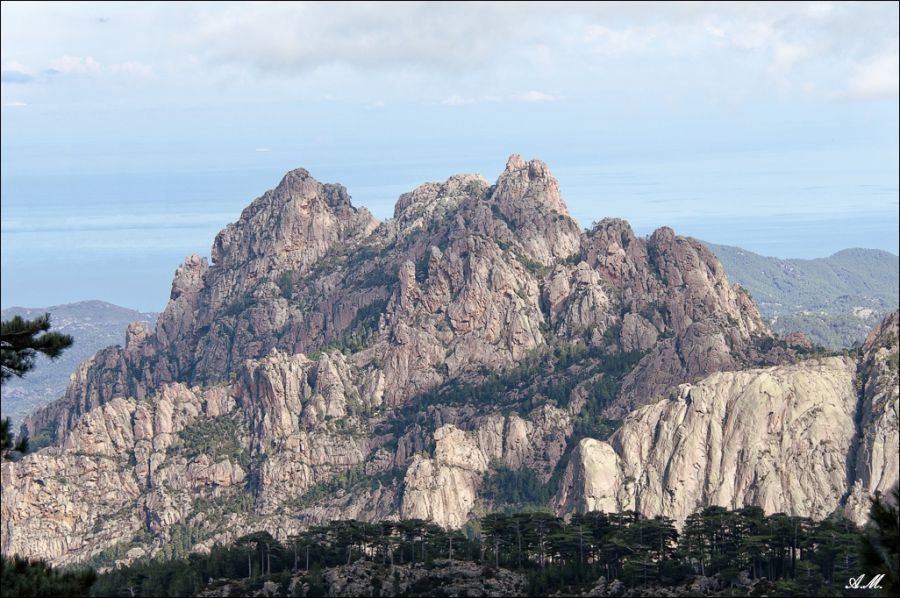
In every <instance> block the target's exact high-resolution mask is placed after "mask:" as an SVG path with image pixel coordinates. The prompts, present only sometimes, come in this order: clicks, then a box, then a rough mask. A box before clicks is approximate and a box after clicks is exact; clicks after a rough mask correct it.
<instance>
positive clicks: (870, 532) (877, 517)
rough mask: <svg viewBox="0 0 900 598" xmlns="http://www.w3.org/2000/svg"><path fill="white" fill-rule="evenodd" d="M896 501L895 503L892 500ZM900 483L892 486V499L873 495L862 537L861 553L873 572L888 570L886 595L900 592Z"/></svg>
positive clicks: (884, 587)
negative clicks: (867, 522)
mask: <svg viewBox="0 0 900 598" xmlns="http://www.w3.org/2000/svg"><path fill="white" fill-rule="evenodd" d="M891 503H893V504H891ZM898 505H900V486H894V489H893V490H891V500H889V501H885V500H883V499H882V498H881V497H875V498H873V499H872V506H871V508H870V509H869V527H868V529H867V530H866V534H865V535H864V536H863V538H862V542H861V548H860V553H861V554H860V556H861V557H862V563H863V568H864V571H865V572H866V573H867V574H869V575H870V576H875V575H879V574H884V579H883V580H882V582H881V587H882V592H883V593H884V595H885V596H897V595H898V594H900V510H898Z"/></svg>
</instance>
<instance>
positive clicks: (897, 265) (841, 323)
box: [706, 243, 900, 349]
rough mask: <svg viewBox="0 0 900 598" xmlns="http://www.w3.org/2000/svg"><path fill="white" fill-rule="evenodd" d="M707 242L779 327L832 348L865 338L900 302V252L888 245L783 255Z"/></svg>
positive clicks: (776, 327)
mask: <svg viewBox="0 0 900 598" xmlns="http://www.w3.org/2000/svg"><path fill="white" fill-rule="evenodd" d="M706 246H707V247H709V248H710V250H712V252H713V253H715V254H716V257H718V258H719V260H720V261H721V262H722V265H723V266H725V270H726V271H727V272H728V276H729V278H730V279H731V280H733V281H735V282H737V283H738V284H740V285H741V286H743V287H744V288H745V289H747V291H749V292H750V293H751V294H752V296H753V298H754V300H755V301H756V303H757V305H758V306H759V310H760V312H761V313H762V315H763V317H765V318H766V319H767V320H769V321H770V322H771V326H772V330H773V331H774V332H776V333H778V334H782V335H784V334H787V333H789V332H793V331H798V332H802V333H803V334H805V335H806V336H807V337H809V339H810V340H811V341H812V342H814V343H816V344H818V345H821V346H823V347H826V348H828V349H840V348H842V347H850V346H852V345H854V344H862V342H863V341H864V340H865V338H866V335H867V334H868V333H869V331H870V330H871V329H872V328H873V327H874V326H875V325H876V324H877V323H878V321H879V320H881V319H882V318H883V317H884V316H885V315H886V314H887V313H889V312H890V311H892V310H895V309H897V306H898V302H900V258H898V257H897V256H896V255H894V254H892V253H888V252H887V251H881V250H878V249H845V250H843V251H839V252H837V253H835V254H834V255H832V256H830V257H827V258H819V259H812V260H800V259H789V260H782V259H778V258H774V257H763V256H761V255H757V254H755V253H752V252H750V251H747V250H745V249H741V248H739V247H729V246H727V245H714V244H712V243H706Z"/></svg>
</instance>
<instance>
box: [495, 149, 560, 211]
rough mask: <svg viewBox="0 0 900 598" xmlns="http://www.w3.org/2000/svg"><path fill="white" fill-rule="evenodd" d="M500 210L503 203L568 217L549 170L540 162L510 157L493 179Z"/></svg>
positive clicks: (516, 155)
mask: <svg viewBox="0 0 900 598" xmlns="http://www.w3.org/2000/svg"><path fill="white" fill-rule="evenodd" d="M494 195H495V197H496V198H497V199H498V201H499V203H500V204H501V207H503V204H504V203H510V204H521V205H523V207H532V208H540V207H543V208H547V209H550V210H552V211H554V212H557V213H559V214H562V215H564V216H568V215H569V210H568V208H567V207H566V204H565V202H564V201H563V199H562V196H561V195H560V193H559V183H558V182H557V180H556V178H555V177H554V176H553V174H552V173H551V172H550V168H549V167H548V166H547V165H546V164H545V163H544V162H542V161H540V160H528V161H525V160H523V159H522V157H521V156H520V155H518V154H513V155H512V156H510V157H509V160H507V162H506V168H505V169H504V170H503V172H502V173H501V174H500V177H499V178H498V179H497V188H496V191H495V192H494Z"/></svg>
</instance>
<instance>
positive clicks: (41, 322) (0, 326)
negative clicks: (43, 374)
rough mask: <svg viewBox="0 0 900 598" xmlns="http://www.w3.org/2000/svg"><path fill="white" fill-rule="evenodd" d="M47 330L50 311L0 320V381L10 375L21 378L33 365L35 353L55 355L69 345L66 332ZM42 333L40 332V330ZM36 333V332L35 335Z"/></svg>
mask: <svg viewBox="0 0 900 598" xmlns="http://www.w3.org/2000/svg"><path fill="white" fill-rule="evenodd" d="M48 330H50V314H44V315H43V316H40V317H38V318H35V319H34V320H25V319H23V318H22V316H16V317H14V318H12V319H11V320H6V321H5V322H0V365H2V368H0V384H2V383H3V382H6V381H7V380H9V379H10V378H12V377H13V376H17V377H19V378H21V377H22V376H24V375H25V374H26V373H27V372H30V371H31V370H32V369H34V360H35V357H37V354H38V353H43V354H44V355H46V356H47V357H49V358H50V359H56V358H57V357H59V356H60V355H62V352H63V351H64V350H65V349H68V348H69V347H71V346H72V342H73V339H72V337H71V336H69V335H68V334H60V333H59V332H47V331H48ZM41 333H44V334H41ZM39 334H40V336H37V335H39Z"/></svg>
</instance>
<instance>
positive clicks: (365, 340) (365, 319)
mask: <svg viewBox="0 0 900 598" xmlns="http://www.w3.org/2000/svg"><path fill="white" fill-rule="evenodd" d="M387 304H388V300H387V299H378V300H376V301H373V302H372V303H370V304H368V305H366V306H365V307H361V308H360V309H359V310H358V311H357V312H356V315H355V316H353V321H352V322H350V326H349V327H348V328H347V330H346V331H345V332H344V334H343V336H342V337H341V341H340V342H339V343H338V344H339V347H340V348H341V349H342V350H346V351H349V352H350V353H356V352H357V351H361V350H363V349H365V348H366V347H368V346H369V345H371V344H372V342H374V341H375V337H376V336H377V334H378V324H379V322H380V321H381V314H383V313H384V310H385V309H387Z"/></svg>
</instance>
